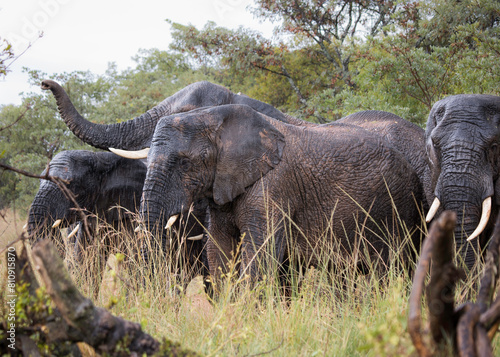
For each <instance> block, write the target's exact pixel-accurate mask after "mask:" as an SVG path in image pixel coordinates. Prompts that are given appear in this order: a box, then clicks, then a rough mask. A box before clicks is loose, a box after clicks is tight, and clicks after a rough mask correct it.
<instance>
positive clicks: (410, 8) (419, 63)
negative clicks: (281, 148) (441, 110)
mask: <svg viewBox="0 0 500 357" xmlns="http://www.w3.org/2000/svg"><path fill="white" fill-rule="evenodd" d="M479 3H480V6H479V7H478V4H477V1H471V0H468V1H454V0H439V1H438V0H436V1H427V2H408V3H406V4H405V5H404V6H403V7H401V9H399V10H398V11H397V12H396V13H395V18H396V19H397V22H396V23H395V24H393V25H392V26H390V27H387V31H386V32H385V33H380V34H379V35H378V36H374V37H371V38H368V39H367V41H366V42H365V43H364V44H363V45H362V46H360V48H359V52H358V54H357V58H358V59H359V67H358V69H359V75H358V76H357V80H358V82H357V83H358V85H359V88H358V89H357V90H356V91H352V90H349V91H345V92H344V93H340V94H339V95H337V96H335V94H333V95H329V93H322V94H321V96H322V97H327V98H328V97H329V98H330V99H329V101H327V103H329V104H330V105H331V103H332V102H336V103H340V105H341V106H342V107H343V109H344V110H345V111H346V112H348V113H350V112H354V111H357V110H361V109H379V110H388V111H391V112H394V113H396V114H398V115H402V116H403V117H405V118H406V119H409V120H411V121H413V122H415V123H417V124H420V125H422V126H423V125H424V124H425V122H426V118H427V114H428V112H429V110H430V108H431V107H432V105H433V104H434V103H435V102H436V101H438V100H439V99H442V98H443V97H445V96H447V95H452V94H460V93H489V94H497V95H498V94H499V93H500V91H499V89H500V88H499V84H498V83H499V81H498V80H499V78H498V76H499V72H498V55H499V53H500V51H499V49H500V47H499V45H500V44H499V27H498V22H499V19H500V5H499V4H498V2H494V1H489V0H481V1H479ZM478 9H480V10H478Z"/></svg>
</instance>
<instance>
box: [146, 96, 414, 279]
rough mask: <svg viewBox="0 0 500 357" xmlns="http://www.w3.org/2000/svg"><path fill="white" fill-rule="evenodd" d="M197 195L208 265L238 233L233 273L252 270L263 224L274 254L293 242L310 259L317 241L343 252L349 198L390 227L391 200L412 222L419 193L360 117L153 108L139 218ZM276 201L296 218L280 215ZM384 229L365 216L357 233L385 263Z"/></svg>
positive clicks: (280, 256)
mask: <svg viewBox="0 0 500 357" xmlns="http://www.w3.org/2000/svg"><path fill="white" fill-rule="evenodd" d="M386 185H387V186H386ZM387 190H389V191H390V193H391V196H390V195H389V194H388V191H387ZM200 198H206V199H208V201H209V209H208V217H209V227H208V231H209V236H210V237H211V239H209V241H208V243H207V251H208V259H209V267H210V271H211V274H212V275H214V276H218V274H219V273H220V270H219V268H220V269H222V271H224V269H225V268H226V264H225V263H226V262H227V257H231V252H234V251H235V248H236V245H237V244H238V240H239V237H241V236H242V234H243V235H244V236H243V240H242V263H241V268H240V273H241V274H250V275H251V276H252V277H253V278H254V279H259V278H260V277H261V275H260V273H261V272H260V271H259V268H258V267H259V265H260V264H262V263H263V262H264V261H265V259H264V257H265V253H263V250H262V248H264V245H265V242H264V241H265V239H266V233H267V232H266V231H267V228H266V227H269V225H271V226H272V227H274V228H275V229H276V231H275V233H274V237H275V243H274V246H273V247H272V251H273V252H274V258H275V259H276V260H277V261H278V262H280V263H283V262H284V259H285V257H286V255H287V254H288V253H287V252H288V251H289V250H290V249H293V250H294V251H297V252H299V255H300V256H301V258H302V259H304V260H305V261H306V262H309V264H313V265H314V264H316V263H317V259H316V258H315V253H318V252H320V251H321V250H322V249H323V248H325V247H326V246H334V247H336V244H339V247H338V246H337V248H338V249H337V250H338V251H339V252H340V253H344V252H352V246H353V244H354V242H355V241H356V240H357V239H359V234H358V233H359V231H358V232H357V227H359V226H357V225H358V224H359V223H360V222H364V221H365V220H364V218H365V214H364V213H363V212H362V211H361V209H360V208H359V206H358V205H360V206H361V207H363V208H364V209H365V210H368V211H370V216H371V217H372V218H373V220H374V221H375V222H377V223H378V224H380V223H381V222H385V223H386V224H387V226H388V227H389V230H391V229H395V230H397V229H398V224H397V223H396V224H395V222H396V221H395V217H394V216H393V214H394V212H393V207H392V203H391V202H392V201H393V202H394V203H395V205H396V208H397V211H398V213H399V217H400V218H401V219H402V220H403V221H404V222H405V223H406V224H407V226H408V227H415V226H416V225H417V224H418V222H419V216H418V210H417V206H416V204H415V201H414V199H416V200H417V201H419V200H421V199H422V191H421V187H420V184H419V180H418V177H417V175H416V173H415V172H414V170H413V169H412V168H411V166H410V165H409V164H408V162H407V161H406V159H405V158H404V157H403V156H402V154H401V153H399V152H398V151H397V150H395V149H394V148H393V147H392V146H391V145H389V144H388V143H387V141H385V140H384V139H382V138H381V137H380V136H378V135H374V134H372V133H370V132H368V131H366V130H364V129H362V128H360V127H356V126H352V125H346V124H336V125H333V124H332V125H330V126H329V127H327V128H323V127H313V128H306V127H297V126H294V125H289V124H285V123H283V122H281V121H278V120H275V119H273V118H270V117H268V116H265V115H263V114H261V113H259V112H257V111H255V110H253V109H252V108H250V107H248V106H243V105H225V106H218V107H212V108H203V109H199V110H194V111H191V112H188V113H183V114H178V115H172V116H169V117H163V118H162V119H160V121H159V122H158V124H157V126H156V130H155V133H154V136H153V139H152V142H151V149H150V151H149V154H148V172H147V176H146V181H145V183H144V192H143V200H142V202H141V209H142V208H143V207H145V206H147V207H149V217H150V221H149V222H148V224H149V225H154V224H155V222H156V220H157V218H156V216H155V215H154V214H152V212H151V207H158V211H162V212H163V213H164V214H165V216H166V217H169V216H173V215H176V214H179V213H183V212H186V211H187V210H188V209H189V207H190V206H191V204H192V203H193V202H196V200H198V199H200ZM372 205H373V206H372ZM282 210H285V211H286V212H287V214H288V215H289V217H292V219H293V221H294V223H295V224H296V226H295V225H290V226H289V225H288V224H287V223H286V222H284V219H285V218H284V214H283V211H282ZM332 212H333V222H332V221H330V217H332V216H331V215H332ZM285 227H292V228H291V231H290V232H285V230H286V229H285ZM299 231H300V232H301V233H299ZM384 234H387V230H386V228H383V229H382V231H381V230H380V229H379V228H378V227H377V225H376V224H374V223H373V222H372V221H371V220H370V219H368V220H367V221H366V227H365V230H364V232H363V234H362V235H363V236H365V237H366V239H367V241H368V242H369V248H368V250H369V252H370V255H371V257H372V258H374V259H376V258H377V257H381V258H382V260H383V261H384V262H386V263H387V260H388V258H389V255H388V251H389V248H388V246H387V244H390V243H387V242H384V241H383V239H380V238H379V235H380V236H383V235H384ZM304 237H307V240H306V239H305V238H304ZM414 243H415V244H417V245H418V242H414ZM267 244H268V246H269V245H270V244H271V243H267Z"/></svg>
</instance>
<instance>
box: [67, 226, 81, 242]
mask: <svg viewBox="0 0 500 357" xmlns="http://www.w3.org/2000/svg"><path fill="white" fill-rule="evenodd" d="M79 228H80V225H79V224H77V225H76V227H75V228H74V229H73V230H72V231H71V233H70V234H68V237H67V238H66V239H71V238H72V237H73V236H74V235H75V234H76V233H77V232H78V229H79Z"/></svg>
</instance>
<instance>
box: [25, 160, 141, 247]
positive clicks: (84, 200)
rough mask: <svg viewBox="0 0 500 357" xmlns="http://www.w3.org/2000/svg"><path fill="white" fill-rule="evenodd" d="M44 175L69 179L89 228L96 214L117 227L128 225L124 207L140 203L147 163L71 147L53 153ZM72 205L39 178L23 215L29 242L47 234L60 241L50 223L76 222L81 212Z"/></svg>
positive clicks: (126, 208)
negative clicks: (25, 216) (71, 148)
mask: <svg viewBox="0 0 500 357" xmlns="http://www.w3.org/2000/svg"><path fill="white" fill-rule="evenodd" d="M46 171H47V170H45V171H44V172H43V173H42V175H45V174H46ZM48 174H49V175H50V176H54V177H59V178H61V179H64V180H67V181H68V182H69V183H68V184H67V186H66V187H67V188H68V189H69V191H71V192H72V193H73V194H74V196H75V200H76V202H77V203H78V205H79V207H80V208H82V209H83V210H84V213H85V214H86V215H88V218H87V219H88V223H89V224H90V225H91V227H89V229H90V231H93V228H94V227H95V225H96V224H97V221H96V216H97V217H99V219H102V220H104V221H105V222H107V223H108V224H110V225H112V226H114V228H119V227H120V226H122V225H123V226H125V227H126V228H130V225H131V219H132V217H131V216H129V215H127V213H126V210H128V211H130V212H136V211H137V208H138V207H139V204H140V200H141V194H142V186H143V184H144V179H145V177H146V166H145V164H144V163H143V162H142V161H140V160H131V159H125V158H122V157H119V156H117V155H115V154H112V153H109V152H91V151H85V150H74V151H63V152H61V153H59V154H57V155H56V156H55V157H54V159H52V161H51V162H50V164H49V172H48ZM117 206H120V207H121V208H118V207H117ZM75 208H76V207H75V205H74V204H73V203H72V202H71V200H69V199H68V198H67V197H65V195H64V194H63V192H62V191H61V190H60V189H59V188H58V187H57V185H56V184H55V183H53V182H52V181H49V180H40V187H39V189H38V192H37V194H36V195H35V198H34V199H33V202H32V204H31V207H30V210H29V215H28V233H29V234H30V236H32V237H33V240H34V242H35V243H36V242H38V241H40V240H42V239H45V238H49V237H50V238H52V239H55V240H58V241H60V243H62V241H61V239H62V238H61V236H60V234H59V230H58V229H52V228H51V227H52V225H53V224H54V222H55V221H56V220H59V219H61V220H62V223H61V225H60V227H69V226H70V225H73V224H75V223H76V222H79V221H80V220H81V216H80V214H79V212H78V211H77V210H76V209H75ZM89 214H90V215H89ZM80 236H82V235H81V234H80ZM86 240H88V238H86V239H85V241H86ZM81 243H84V244H86V242H81ZM61 253H62V252H61Z"/></svg>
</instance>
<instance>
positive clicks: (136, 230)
mask: <svg viewBox="0 0 500 357" xmlns="http://www.w3.org/2000/svg"><path fill="white" fill-rule="evenodd" d="M141 229H142V228H141V226H140V225H139V226H137V227H135V229H134V232H135V233H137V232H139V231H140V230H141Z"/></svg>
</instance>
